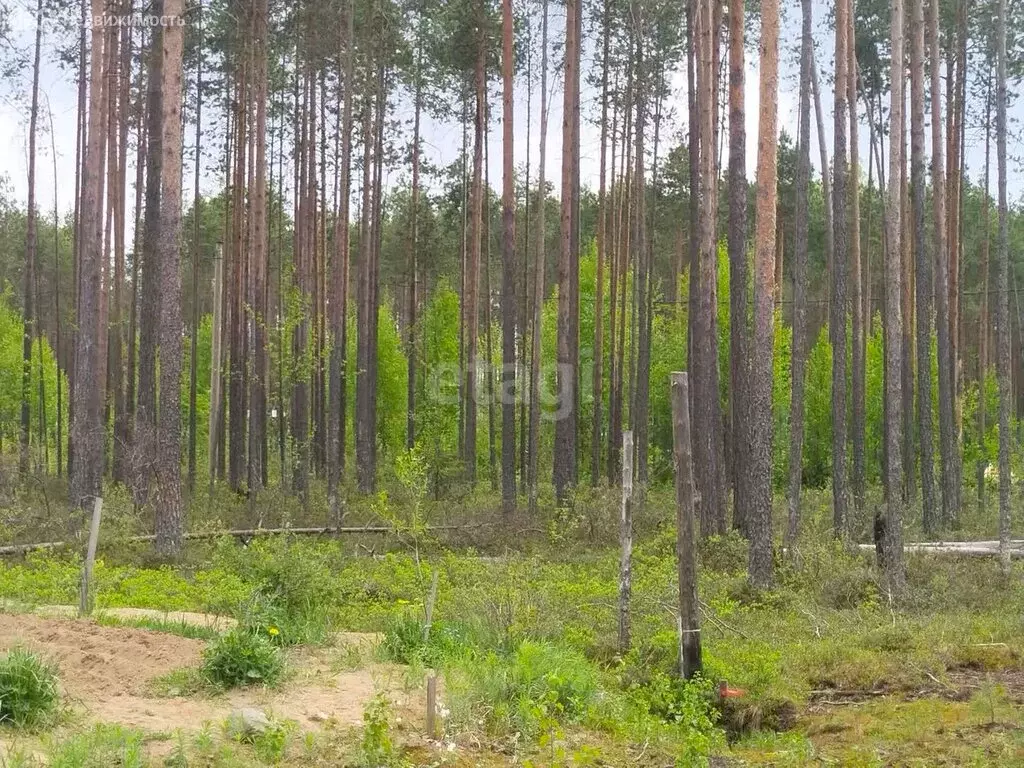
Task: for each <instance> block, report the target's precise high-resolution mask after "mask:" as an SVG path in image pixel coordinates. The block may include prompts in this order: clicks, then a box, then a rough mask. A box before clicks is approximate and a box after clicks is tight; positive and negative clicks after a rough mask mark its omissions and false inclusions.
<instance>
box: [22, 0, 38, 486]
mask: <svg viewBox="0 0 1024 768" xmlns="http://www.w3.org/2000/svg"><path fill="white" fill-rule="evenodd" d="M42 45H43V2H42V0H38V2H37V3H36V42H35V55H34V57H33V64H32V96H31V104H32V105H31V107H30V109H29V118H28V212H27V216H26V221H25V275H24V281H25V285H24V289H25V292H24V301H25V303H24V326H23V335H22V349H21V351H22V356H21V363H22V369H21V441H20V449H21V450H20V453H19V455H18V470H19V471H20V473H21V475H22V477H24V476H26V475H28V472H29V438H30V434H31V433H30V429H31V407H30V403H31V388H32V339H33V337H34V336H35V327H36V318H35V309H34V308H33V298H34V293H35V290H36V288H35V283H36V258H37V254H36V251H37V248H36V124H37V122H38V119H39V59H40V54H41V51H42ZM41 373H42V372H40V374H41ZM40 381H42V376H41V375H40Z"/></svg>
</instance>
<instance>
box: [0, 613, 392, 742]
mask: <svg viewBox="0 0 1024 768" xmlns="http://www.w3.org/2000/svg"><path fill="white" fill-rule="evenodd" d="M373 641H374V640H373V637H372V636H361V635H343V636H341V638H340V642H341V643H343V644H353V643H364V644H371V643H373ZM16 645H22V646H26V647H28V648H30V649H32V650H35V651H38V652H39V653H41V654H43V655H44V656H45V657H46V658H48V659H49V660H50V661H52V662H53V663H55V664H56V665H57V666H58V667H59V670H60V681H61V687H62V691H63V694H64V697H65V701H66V702H67V703H69V704H70V705H72V706H73V707H75V708H76V709H80V710H83V711H84V712H85V715H86V717H87V719H89V720H92V721H96V722H112V723H121V724H123V725H128V726H134V727H138V728H142V729H144V730H147V731H164V732H167V731H173V730H175V729H177V728H184V729H186V730H197V729H199V728H201V727H202V725H203V723H204V722H207V721H209V722H212V723H214V724H217V723H219V721H221V720H223V719H224V718H226V717H227V716H228V714H230V712H231V711H232V710H233V709H236V708H239V707H255V708H257V709H266V710H269V711H271V712H272V713H273V715H274V716H275V717H278V718H282V719H290V720H295V721H297V722H298V723H299V725H300V727H302V728H311V727H315V726H316V724H317V723H319V722H322V721H324V720H326V719H333V720H336V721H337V722H339V723H341V724H346V725H356V724H358V723H360V722H361V721H362V714H363V709H364V708H365V706H366V704H367V702H369V700H370V699H371V698H372V697H373V695H374V694H375V693H376V692H377V691H380V690H387V691H388V693H389V695H390V696H392V698H393V699H394V698H401V696H402V694H401V692H400V688H401V686H400V685H399V682H400V681H399V679H398V676H399V674H400V673H399V672H397V671H396V670H395V669H394V668H390V667H387V666H384V665H371V666H369V667H367V668H361V669H355V670H350V671H340V672H339V671H337V665H334V664H332V663H331V649H326V650H321V651H316V652H309V651H305V652H297V654H296V655H295V656H293V657H291V658H290V659H289V661H290V664H291V667H292V669H293V670H295V672H296V674H295V675H294V676H293V678H292V679H291V680H290V681H289V682H287V683H285V684H284V685H283V686H282V687H281V688H280V689H277V690H273V691H269V690H262V689H249V690H239V691H231V692H229V693H227V694H225V695H223V696H216V697H212V698H187V697H180V696H179V697H167V698H161V697H157V696H154V695H153V694H152V693H151V687H150V683H151V681H152V680H153V679H154V678H157V677H160V676H162V675H166V674H167V673H169V672H172V671H174V670H176V669H180V668H182V667H188V666H196V665H198V664H199V662H200V658H201V654H202V649H203V647H204V645H205V644H204V643H203V642H202V641H201V640H192V639H188V638H184V637H178V636H176V635H171V634H167V633H163V632H154V631H150V630H145V629H134V628H127V627H104V626H100V625H98V624H96V623H94V622H92V621H88V620H76V619H63V618H53V617H46V616H39V615H33V614H0V651H4V650H7V649H9V648H11V647H14V646H16ZM335 653H336V650H335Z"/></svg>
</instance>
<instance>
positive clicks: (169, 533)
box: [154, 0, 185, 557]
mask: <svg viewBox="0 0 1024 768" xmlns="http://www.w3.org/2000/svg"><path fill="white" fill-rule="evenodd" d="M163 11H164V13H163V16H164V17H165V18H166V19H168V21H169V23H168V24H167V25H166V26H165V27H164V30H163V35H162V36H161V37H162V46H163V63H162V65H161V88H160V90H161V93H162V98H161V106H162V112H163V114H162V115H161V119H160V123H161V134H162V139H161V142H160V145H161V151H162V153H163V162H162V163H161V168H162V172H161V178H160V247H159V250H158V254H159V256H158V258H159V263H160V331H159V340H160V349H159V366H160V399H159V402H160V411H159V414H158V418H157V435H158V437H157V448H158V453H157V462H156V475H155V480H156V482H155V494H154V495H155V497H156V498H155V499H154V502H155V507H156V550H157V552H158V553H160V554H161V555H163V556H165V557H166V556H177V555H178V554H179V553H180V551H181V544H182V540H183V538H184V533H185V519H184V511H183V509H182V504H181V352H182V349H181V347H182V342H181V275H180V269H181V247H180V246H181V143H182V142H181V101H182V52H183V48H184V40H185V30H184V27H183V26H182V21H183V17H182V13H183V12H184V1H183V0H165V2H164V9H163Z"/></svg>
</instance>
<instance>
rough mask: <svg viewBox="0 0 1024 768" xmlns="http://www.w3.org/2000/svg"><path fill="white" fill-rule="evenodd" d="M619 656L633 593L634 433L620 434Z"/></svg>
mask: <svg viewBox="0 0 1024 768" xmlns="http://www.w3.org/2000/svg"><path fill="white" fill-rule="evenodd" d="M619 544H620V545H621V546H622V556H621V559H620V561H619V653H620V654H625V653H626V652H627V651H629V634H630V622H629V599H630V594H631V593H632V591H633V432H632V431H631V430H628V429H627V430H626V431H624V432H623V433H622V518H621V520H620V521H619Z"/></svg>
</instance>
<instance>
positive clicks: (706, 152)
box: [690, 0, 725, 536]
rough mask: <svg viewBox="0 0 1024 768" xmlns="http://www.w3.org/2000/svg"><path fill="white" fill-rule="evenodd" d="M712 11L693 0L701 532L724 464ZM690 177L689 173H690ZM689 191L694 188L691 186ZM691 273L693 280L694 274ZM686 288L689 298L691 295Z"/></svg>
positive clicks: (721, 512)
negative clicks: (697, 168)
mask: <svg viewBox="0 0 1024 768" xmlns="http://www.w3.org/2000/svg"><path fill="white" fill-rule="evenodd" d="M716 15H717V14H716V13H715V11H714V8H713V7H712V5H711V3H710V2H708V0H697V8H696V27H697V34H696V40H697V61H696V64H697V72H696V75H697V77H696V83H697V88H698V89H699V94H697V95H696V100H697V105H698V112H699V120H698V124H699V132H698V135H699V137H700V141H699V146H698V152H697V154H698V157H699V163H700V173H699V179H698V181H699V185H698V194H699V212H700V215H699V222H698V224H699V226H698V243H699V249H698V251H699V252H698V258H697V267H698V268H697V270H696V273H694V274H691V279H690V281H691V286H692V285H693V284H694V283H695V282H696V283H697V285H698V286H699V287H698V289H697V293H696V297H697V301H696V302H694V304H695V311H694V314H695V315H696V318H695V322H694V324H693V331H694V332H693V334H692V341H691V349H692V353H693V357H692V362H691V368H692V369H693V371H694V379H695V384H696V386H695V387H694V394H693V406H692V407H693V411H694V419H693V421H694V426H695V430H694V431H695V433H696V434H697V435H698V439H697V444H696V447H695V450H694V458H695V460H696V461H695V470H696V473H697V484H698V492H699V495H700V523H701V533H702V535H704V536H709V535H713V534H721V533H724V532H725V500H724V498H723V494H724V490H725V477H724V470H725V468H724V466H723V461H722V455H721V450H720V449H721V440H720V439H719V438H718V437H716V436H717V435H719V433H720V432H721V430H722V416H721V404H720V400H719V387H718V327H717V326H718V323H717V318H716V315H717V310H718V299H717V287H718V286H717V283H718V249H717V245H716V243H717V238H716V235H715V231H716V219H717V215H716V214H717V211H718V182H717V180H718V164H717V151H716V141H715V136H716V133H715V127H716V117H715V112H716V111H717V109H716V105H717V98H716V93H717V91H716V87H715V86H716V81H717V79H716V76H715V71H716V68H717V61H718V60H717V57H716V45H715V38H716V36H717V28H716V26H715V23H714V22H715V17H716ZM691 180H692V177H691ZM691 194H693V191H691ZM694 278H696V280H695V279H694ZM693 296H694V294H693V289H692V288H691V298H693Z"/></svg>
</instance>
